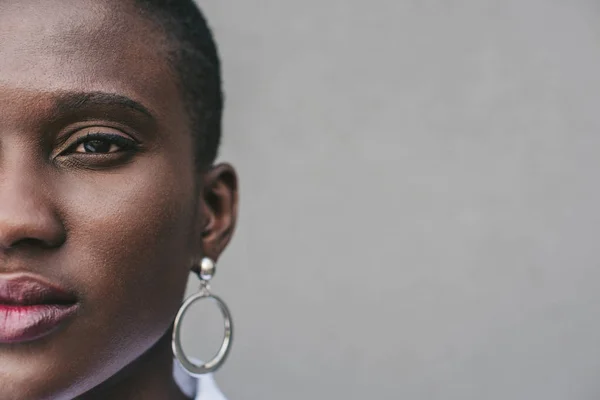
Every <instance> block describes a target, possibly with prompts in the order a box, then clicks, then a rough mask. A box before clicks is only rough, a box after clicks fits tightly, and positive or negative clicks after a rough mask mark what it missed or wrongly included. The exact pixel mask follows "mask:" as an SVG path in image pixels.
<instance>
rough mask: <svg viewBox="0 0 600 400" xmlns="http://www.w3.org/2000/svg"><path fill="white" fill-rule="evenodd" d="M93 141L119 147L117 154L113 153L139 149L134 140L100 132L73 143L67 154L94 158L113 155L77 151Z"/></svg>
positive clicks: (82, 137)
mask: <svg viewBox="0 0 600 400" xmlns="http://www.w3.org/2000/svg"><path fill="white" fill-rule="evenodd" d="M93 140H98V141H103V142H108V143H110V144H114V145H117V146H118V147H119V150H118V151H116V152H113V153H122V152H128V151H134V150H137V148H138V146H137V143H136V142H135V141H134V140H131V139H127V138H125V137H123V136H121V135H116V134H110V133H100V132H98V133H88V134H87V135H85V136H81V137H80V138H78V139H77V140H76V141H75V143H73V144H72V145H71V146H69V148H68V149H67V153H75V154H86V155H92V156H93V155H107V154H112V153H98V154H94V153H87V152H76V151H75V150H76V149H77V147H79V145H81V144H83V143H86V142H90V141H93Z"/></svg>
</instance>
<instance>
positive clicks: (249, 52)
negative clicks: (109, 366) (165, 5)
mask: <svg viewBox="0 0 600 400" xmlns="http://www.w3.org/2000/svg"><path fill="white" fill-rule="evenodd" d="M200 4H201V5H202V7H203V8H204V10H205V12H206V14H207V16H208V18H209V19H210V21H211V23H212V25H213V27H214V29H215V32H216V36H217V38H218V41H219V43H220V46H221V52H222V55H223V59H224V74H225V75H224V76H225V88H226V92H227V97H228V101H227V114H226V120H225V141H224V149H223V152H222V159H223V160H228V161H231V162H233V163H234V164H235V165H236V166H237V167H238V168H239V171H240V177H241V195H242V198H241V199H242V202H241V219H240V223H239V230H238V232H237V237H236V239H235V240H234V242H233V243H232V246H231V247H230V249H229V250H228V252H227V254H226V255H225V256H224V257H223V259H222V260H221V263H220V268H221V269H220V272H219V275H218V277H217V279H216V281H215V283H214V288H215V291H216V293H217V294H219V295H221V296H222V297H223V298H224V299H226V300H227V301H228V303H229V304H230V306H231V308H232V310H233V312H234V313H235V318H236V323H237V325H236V328H237V338H236V342H235V347H234V349H233V353H232V355H231V358H230V359H229V361H228V363H227V364H226V366H225V367H224V369H223V370H222V371H221V372H219V373H218V374H217V379H218V381H219V382H220V384H221V385H222V387H223V390H224V391H225V392H226V393H227V394H228V395H229V396H230V398H231V399H232V400H235V399H244V400H255V399H256V400H281V399H285V400H306V399H357V400H358V399H364V398H368V399H378V400H379V399H390V400H391V399H427V400H429V399H440V400H441V399H444V400H447V399H456V400H459V399H460V400H465V399H473V400H475V399H477V400H481V399H486V400H488V399H492V400H493V399H502V400H506V399H511V400H513V399H523V400H532V399H544V400H553V399H561V400H562V399H570V400H572V399H590V400H591V399H598V398H600V380H599V379H598V375H599V373H600V346H599V345H598V342H599V340H600V315H599V312H600V304H599V301H600V291H599V290H598V289H599V288H600V246H598V244H597V242H598V238H599V237H600V211H599V210H598V206H599V205H600V189H599V187H600V181H599V179H598V178H597V176H598V174H597V171H599V170H600V110H599V105H600V68H599V67H600V23H598V21H599V17H600V3H599V2H598V1H592V0H587V1H585V0H568V1H567V0H563V1H559V0H546V1H542V0H470V1H469V0H453V1H451V0H446V1H442V0H437V1H436V0H412V1H405V0H388V1H386V0H369V1H365V0H361V1H359V0H301V1H300V0H296V1H292V0H260V1H259V0H254V1H252V0H229V1H224V0H200ZM194 285H195V282H194ZM213 317H214V318H213ZM218 324H219V319H218V318H216V314H215V315H213V316H212V317H210V318H208V317H207V318H202V321H200V320H198V321H196V322H195V325H196V326H195V327H194V332H199V333H200V332H201V333H200V337H204V336H206V337H209V336H210V337H212V339H210V340H209V339H206V341H205V340H204V339H203V340H199V341H196V342H194V344H193V349H194V351H195V354H201V355H203V356H204V354H207V355H210V354H211V352H210V348H209V347H210V346H216V345H217V343H218V337H214V336H211V335H215V336H216V335H218V333H219V328H217V327H216V326H217V325H218ZM190 332H191V331H190ZM190 335H191V333H190Z"/></svg>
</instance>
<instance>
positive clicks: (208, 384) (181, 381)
mask: <svg viewBox="0 0 600 400" xmlns="http://www.w3.org/2000/svg"><path fill="white" fill-rule="evenodd" d="M173 377H174V378H175V382H177V385H179V388H180V389H181V391H182V392H183V394H185V395H186V396H188V397H189V398H190V399H194V400H227V399H226V398H225V396H224V395H223V393H221V391H220V390H219V388H218V387H217V384H216V382H215V379H214V378H213V376H212V374H206V375H202V377H201V378H200V379H197V378H194V377H193V376H190V375H188V373H187V372H185V371H184V369H183V368H182V367H181V365H179V362H177V360H173Z"/></svg>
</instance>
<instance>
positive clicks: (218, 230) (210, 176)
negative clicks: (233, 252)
mask: <svg viewBox="0 0 600 400" xmlns="http://www.w3.org/2000/svg"><path fill="white" fill-rule="evenodd" d="M199 195H200V196H201V197H202V198H201V199H200V204H201V208H202V210H201V215H202V218H201V220H202V222H201V223H202V224H203V226H202V228H201V230H202V238H201V240H202V254H203V256H205V257H210V258H211V259H212V260H214V261H217V260H218V259H219V256H220V255H221V253H222V252H223V250H225V247H227V244H229V241H230V240H231V237H232V236H233V232H234V230H235V225H236V221H237V213H238V180H237V174H236V172H235V170H234V169H233V167H232V166H231V165H229V164H219V165H216V166H214V167H212V168H211V169H210V170H208V171H207V172H206V173H204V175H203V182H202V192H201V193H199Z"/></svg>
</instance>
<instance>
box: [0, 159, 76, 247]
mask: <svg viewBox="0 0 600 400" xmlns="http://www.w3.org/2000/svg"><path fill="white" fill-rule="evenodd" d="M51 200H52V199H51V198H50V196H49V192H48V190H47V189H46V187H45V183H43V182H41V179H35V177H34V175H32V174H23V173H15V171H13V172H12V173H7V171H2V172H0V253H1V252H6V251H7V250H10V249H14V248H16V247H21V246H25V245H30V246H36V247H40V248H54V247H58V246H60V245H61V244H62V243H63V242H64V240H65V230H64V226H63V224H62V221H61V220H60V218H59V217H58V215H57V214H56V212H55V210H54V207H53V205H52V201H51Z"/></svg>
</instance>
